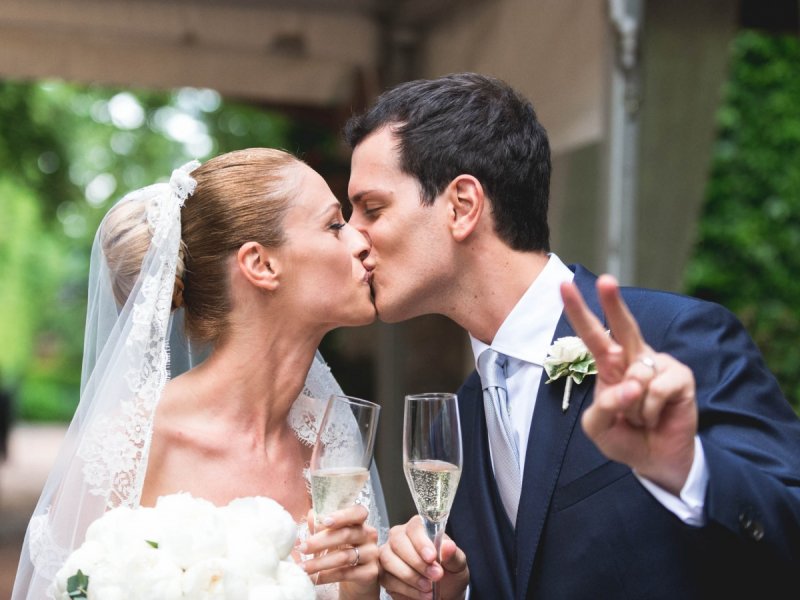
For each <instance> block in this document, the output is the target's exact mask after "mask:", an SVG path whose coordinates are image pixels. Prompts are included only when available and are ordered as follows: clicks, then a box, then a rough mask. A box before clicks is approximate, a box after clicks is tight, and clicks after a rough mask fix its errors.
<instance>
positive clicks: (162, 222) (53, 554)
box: [12, 161, 388, 600]
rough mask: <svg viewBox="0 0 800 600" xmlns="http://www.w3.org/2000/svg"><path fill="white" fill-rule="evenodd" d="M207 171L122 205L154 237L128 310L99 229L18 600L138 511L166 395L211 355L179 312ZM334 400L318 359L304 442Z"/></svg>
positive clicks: (41, 593)
mask: <svg viewBox="0 0 800 600" xmlns="http://www.w3.org/2000/svg"><path fill="white" fill-rule="evenodd" d="M198 165H199V163H198V162H197V161H192V162H190V163H187V164H186V165H184V166H182V167H181V168H179V169H176V170H175V171H173V173H172V176H171V178H170V181H169V183H158V184H155V185H151V186H148V187H146V188H142V189H140V190H137V191H134V192H132V193H130V194H128V195H127V196H125V197H124V198H122V200H120V204H122V203H125V202H134V201H136V202H141V201H145V202H146V204H145V205H146V206H147V207H148V208H147V211H146V215H144V216H143V218H146V220H147V223H148V226H149V230H150V232H151V234H152V242H151V244H150V247H149V249H148V251H147V253H146V255H145V258H144V261H143V262H142V266H141V271H140V274H139V277H138V279H137V280H136V283H135V285H134V286H133V288H132V289H131V290H130V291H129V292H128V293H127V301H126V302H125V304H124V306H122V308H121V309H120V308H119V306H118V304H117V301H116V299H115V298H116V296H115V292H114V288H113V285H112V282H114V281H115V277H114V273H112V272H111V269H110V266H109V263H108V261H107V260H106V256H105V254H104V252H103V242H104V240H103V235H104V233H103V232H104V227H103V225H102V224H101V226H100V227H99V228H98V233H97V235H96V236H95V240H94V244H93V247H92V256H91V266H90V273H89V298H88V308H87V315H86V334H85V339H84V358H83V367H82V376H81V391H80V402H79V404H78V408H77V409H76V412H75V415H74V417H73V419H72V422H71V423H70V426H69V428H68V430H67V434H66V437H65V439H64V442H63V444H62V447H61V449H60V451H59V455H58V457H57V459H56V462H55V464H54V466H53V468H52V470H51V472H50V475H49V477H48V479H47V481H46V483H45V486H44V489H43V491H42V494H41V497H40V498H39V502H38V504H37V506H36V509H35V510H34V513H33V516H32V518H31V521H30V524H29V526H28V531H27V533H26V535H25V541H24V543H23V547H22V553H21V556H20V563H19V568H18V571H17V577H16V580H15V583H14V590H13V593H12V600H22V599H29V600H33V599H35V600H41V599H43V598H47V597H48V595H47V589H48V587H49V585H50V583H51V582H52V581H53V579H54V578H55V574H56V572H57V571H58V569H59V568H60V567H61V565H62V564H63V563H64V561H65V560H66V558H67V556H69V554H70V553H71V552H72V551H73V550H74V549H75V548H77V547H78V546H80V545H81V543H82V542H83V539H84V536H85V533H86V529H87V527H88V526H89V524H90V523H92V522H93V521H94V520H96V519H97V518H99V517H100V516H101V515H102V514H103V512H104V511H106V510H108V509H110V508H113V507H116V506H128V507H136V506H138V505H139V501H140V496H141V491H142V486H143V483H144V477H145V472H146V468H147V459H148V454H149V449H150V440H151V435H152V427H153V416H154V413H155V407H156V405H157V403H158V400H159V398H160V396H161V392H162V390H163V389H164V386H165V384H166V383H167V381H168V379H169V378H170V377H171V376H176V375H178V374H180V373H182V372H183V371H185V370H187V369H188V368H191V367H192V366H193V364H194V363H195V362H199V359H200V358H201V357H202V354H203V352H202V349H197V348H192V347H191V345H190V344H189V342H188V341H187V338H186V337H185V335H184V333H183V318H182V309H179V310H177V311H173V310H172V303H173V289H174V286H175V274H176V267H177V264H178V256H179V247H180V243H181V222H180V217H181V207H182V206H183V204H184V202H186V200H187V198H188V197H189V196H190V195H191V193H192V192H193V191H194V188H195V185H196V182H195V181H194V179H192V177H191V176H190V173H191V171H192V170H194V169H195V168H196V167H197V166H198ZM190 201H191V200H190ZM117 292H118V294H117V295H119V290H117ZM126 292H127V290H126ZM331 393H341V389H340V387H339V385H338V383H337V382H336V380H335V379H334V377H333V375H332V374H331V373H330V370H329V369H328V367H327V365H326V364H325V362H324V361H323V359H322V357H321V355H320V354H319V353H317V356H316V357H315V359H314V361H313V364H312V366H311V369H310V371H309V373H308V375H307V380H306V386H305V389H304V392H303V395H302V396H301V397H300V399H298V402H296V404H297V405H298V410H295V409H293V410H292V414H291V415H290V419H291V421H292V424H293V426H295V430H296V431H298V435H299V436H300V437H301V439H304V436H308V435H310V433H309V430H308V427H313V424H314V423H315V422H319V421H320V420H321V415H322V412H321V410H323V409H324V406H325V400H326V399H327V398H328V396H329V395H330V394H331ZM298 424H300V426H299V428H298ZM306 441H307V440H306ZM370 488H371V489H369V490H368V492H367V494H368V496H369V505H370V517H369V522H370V524H372V525H373V526H375V527H376V528H377V529H378V531H379V537H380V541H381V542H382V541H384V540H385V538H386V535H387V533H388V516H387V512H386V506H385V502H384V498H383V493H382V490H381V485H380V480H379V478H378V474H377V472H376V470H375V468H374V465H373V468H372V473H371V477H370Z"/></svg>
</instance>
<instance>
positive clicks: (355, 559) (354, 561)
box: [348, 546, 361, 567]
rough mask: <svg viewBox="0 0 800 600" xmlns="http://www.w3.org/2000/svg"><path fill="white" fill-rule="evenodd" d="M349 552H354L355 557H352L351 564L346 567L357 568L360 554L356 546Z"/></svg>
mask: <svg viewBox="0 0 800 600" xmlns="http://www.w3.org/2000/svg"><path fill="white" fill-rule="evenodd" d="M351 550H355V551H356V555H355V556H354V557H353V562H351V563H350V564H349V565H348V566H350V567H357V566H358V563H359V561H360V560H361V553H360V552H359V551H358V546H353V547H352V548H351Z"/></svg>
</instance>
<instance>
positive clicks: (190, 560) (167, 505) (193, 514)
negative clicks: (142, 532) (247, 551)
mask: <svg viewBox="0 0 800 600" xmlns="http://www.w3.org/2000/svg"><path fill="white" fill-rule="evenodd" d="M154 514H155V515H156V516H157V517H158V523H157V530H158V531H159V534H158V539H156V540H154V541H156V542H157V543H158V549H159V550H160V551H162V552H164V553H166V554H167V555H168V556H169V557H170V558H171V559H172V560H173V561H174V562H175V563H176V564H177V565H178V566H179V567H181V568H182V569H187V568H189V567H190V566H192V565H193V564H195V563H198V562H200V561H201V560H205V559H208V558H216V557H223V556H225V551H226V547H227V542H226V532H225V527H224V522H223V520H222V518H221V515H220V511H219V510H218V509H217V508H216V507H215V506H214V505H213V504H211V502H208V501H207V500H202V499H200V498H192V496H190V495H189V494H173V495H171V496H162V497H160V498H159V499H158V500H157V501H156V506H155V513H154Z"/></svg>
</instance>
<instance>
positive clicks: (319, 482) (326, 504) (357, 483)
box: [310, 394, 381, 526]
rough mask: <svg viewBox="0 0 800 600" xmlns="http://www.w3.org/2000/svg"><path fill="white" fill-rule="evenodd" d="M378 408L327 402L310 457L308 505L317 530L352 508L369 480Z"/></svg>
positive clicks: (342, 399) (352, 401) (341, 399)
mask: <svg viewBox="0 0 800 600" xmlns="http://www.w3.org/2000/svg"><path fill="white" fill-rule="evenodd" d="M380 408H381V407H380V406H378V405H377V404H375V403H374V402H369V401H367V400H362V399H361V398H354V397H352V396H344V395H337V394H334V395H332V396H331V397H330V399H329V400H328V404H327V406H326V408H325V414H324V415H323V417H322V422H321V423H320V426H319V430H318V431H317V441H316V444H314V451H313V453H312V455H311V469H310V471H311V504H312V506H313V508H314V518H315V521H316V523H315V524H316V525H317V526H319V525H321V523H322V520H323V519H324V518H325V517H327V516H328V515H330V514H331V513H333V512H335V511H337V510H341V509H343V508H347V507H348V506H351V505H352V504H353V503H354V502H355V501H356V499H357V498H358V495H359V493H360V492H361V490H362V489H363V487H364V484H365V483H366V482H367V479H368V478H369V467H370V463H371V462H372V451H373V449H374V447H375V433H376V430H377V427H378V416H379V414H380Z"/></svg>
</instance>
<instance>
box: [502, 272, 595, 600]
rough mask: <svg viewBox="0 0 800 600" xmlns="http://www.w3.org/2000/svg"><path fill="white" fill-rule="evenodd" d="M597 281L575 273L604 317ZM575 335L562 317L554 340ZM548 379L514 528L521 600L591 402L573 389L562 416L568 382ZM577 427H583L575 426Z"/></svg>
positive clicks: (532, 435)
mask: <svg viewBox="0 0 800 600" xmlns="http://www.w3.org/2000/svg"><path fill="white" fill-rule="evenodd" d="M595 279H596V278H595V277H594V275H592V274H591V273H589V272H588V271H586V270H585V269H583V268H581V267H580V266H579V267H577V269H576V274H575V283H576V285H577V286H578V289H579V290H580V291H581V293H582V294H583V297H584V298H585V299H586V302H587V304H588V305H589V308H590V309H591V310H592V311H593V312H594V313H595V314H600V308H599V305H598V303H597V297H596V292H595V288H594V281H595ZM572 335H575V332H574V330H573V329H572V327H571V326H570V324H569V321H567V318H566V316H565V315H564V314H563V313H562V315H561V318H560V319H559V321H558V325H557V326H556V331H555V333H554V335H553V339H554V340H556V339H558V338H560V337H564V336H572ZM545 381H547V374H546V373H543V374H542V382H541V384H540V385H539V390H538V394H537V396H536V407H535V409H534V413H533V421H532V423H531V431H530V436H529V438H528V449H527V454H526V458H525V472H524V474H523V479H522V494H521V497H520V510H519V512H518V514H517V526H516V557H517V568H516V582H515V590H516V597H517V598H518V599H521V598H525V597H526V594H527V588H528V582H529V580H530V576H531V572H532V570H533V562H534V559H535V557H536V552H537V550H538V546H539V540H540V538H541V535H542V529H543V528H544V523H545V520H546V518H547V512H548V509H549V507H550V501H551V500H552V497H553V492H554V490H555V487H556V482H557V481H558V476H559V473H560V471H561V464H562V462H563V460H564V455H565V454H566V450H567V445H568V443H569V440H570V436H571V435H572V432H573V430H574V428H575V427H576V423H577V420H578V415H579V414H580V413H581V407H582V406H583V403H584V402H585V401H587V397H588V390H589V388H590V387H592V386H589V385H573V387H572V392H571V395H570V406H569V409H568V410H567V412H566V413H564V412H562V411H561V400H562V397H563V394H564V385H565V383H566V382H565V380H563V379H559V380H558V381H555V382H553V383H549V384H546V383H545ZM577 426H578V427H579V426H580V425H577Z"/></svg>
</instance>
